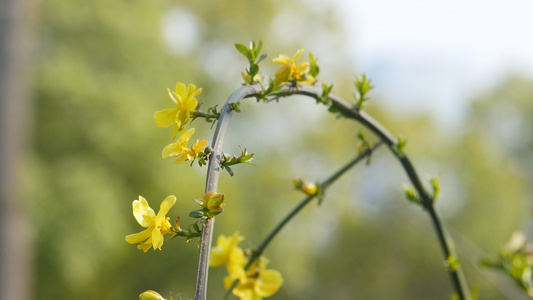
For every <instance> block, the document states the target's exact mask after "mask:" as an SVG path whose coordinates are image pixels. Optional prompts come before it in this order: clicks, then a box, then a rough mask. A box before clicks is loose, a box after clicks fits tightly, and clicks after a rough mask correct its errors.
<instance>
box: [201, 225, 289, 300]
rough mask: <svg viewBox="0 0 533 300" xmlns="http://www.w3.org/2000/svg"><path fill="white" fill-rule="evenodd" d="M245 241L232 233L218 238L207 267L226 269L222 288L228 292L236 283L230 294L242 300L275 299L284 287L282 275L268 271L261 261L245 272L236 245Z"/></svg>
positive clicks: (243, 252) (255, 262)
mask: <svg viewBox="0 0 533 300" xmlns="http://www.w3.org/2000/svg"><path fill="white" fill-rule="evenodd" d="M243 240H244V237H242V236H241V235H239V233H238V232H235V233H234V234H233V235H232V236H231V237H226V236H225V235H220V236H219V237H218V239H217V245H216V246H215V247H213V248H212V249H211V257H210V262H209V266H211V267H216V266H221V265H226V270H227V271H228V276H226V278H224V287H225V288H226V289H230V288H231V287H232V286H233V283H234V282H235V281H236V280H237V281H238V283H237V285H236V286H235V287H234V288H233V290H232V293H233V294H234V295H235V296H237V297H239V298H240V299H241V300H261V299H262V298H266V297H270V296H272V295H274V294H275V293H276V292H277V291H278V290H279V288H280V287H281V285H282V284H283V277H282V276H281V274H280V273H279V272H278V271H276V270H272V269H267V268H266V264H267V260H266V258H264V257H262V256H261V257H260V258H259V259H257V260H255V261H254V262H253V263H252V264H251V265H250V266H249V268H248V269H246V268H245V267H246V266H247V265H248V259H247V257H246V255H245V251H244V250H243V249H241V248H240V247H239V246H238V244H239V242H241V241H243Z"/></svg>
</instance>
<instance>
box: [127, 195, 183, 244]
mask: <svg viewBox="0 0 533 300" xmlns="http://www.w3.org/2000/svg"><path fill="white" fill-rule="evenodd" d="M174 203H176V197H175V196H172V195H171V196H168V197H166V198H165V200H163V202H161V206H160V208H159V212H158V213H157V215H156V214H155V213H154V210H153V209H152V208H151V207H150V206H149V205H148V202H147V201H146V199H144V198H143V197H142V196H139V200H134V201H133V203H132V205H133V216H134V217H135V219H136V220H137V222H138V223H139V224H140V225H141V226H142V227H146V229H145V230H143V231H141V232H139V233H134V234H130V235H127V236H126V242H128V243H130V244H137V243H139V245H137V248H138V249H142V250H143V251H144V252H146V251H148V249H150V247H153V248H154V250H155V249H156V248H157V249H159V250H161V246H162V245H163V236H164V235H165V234H167V233H171V232H172V230H171V228H172V227H171V226H170V222H169V219H170V218H168V217H166V214H167V213H168V211H169V210H170V208H171V207H172V206H173V205H174Z"/></svg>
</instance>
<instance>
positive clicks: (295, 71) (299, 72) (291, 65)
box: [272, 49, 315, 86]
mask: <svg viewBox="0 0 533 300" xmlns="http://www.w3.org/2000/svg"><path fill="white" fill-rule="evenodd" d="M303 52H304V49H300V50H298V51H297V52H296V54H295V55H294V56H293V57H292V58H289V57H288V56H287V55H285V54H280V55H279V56H278V57H277V58H275V59H273V60H272V61H273V62H275V63H277V64H280V65H282V66H281V68H279V70H278V71H277V72H276V74H275V76H276V80H275V81H274V85H275V86H278V85H280V84H282V83H284V82H289V81H290V80H291V79H293V78H294V79H295V80H296V81H298V82H301V83H303V84H312V83H314V82H315V79H314V78H313V76H311V75H309V70H310V64H309V63H308V62H303V63H299V64H298V65H296V63H295V61H296V60H297V59H298V58H300V56H301V55H302V53H303Z"/></svg>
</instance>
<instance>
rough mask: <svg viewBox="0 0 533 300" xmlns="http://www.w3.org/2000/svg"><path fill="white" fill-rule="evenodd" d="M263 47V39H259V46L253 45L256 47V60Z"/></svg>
mask: <svg viewBox="0 0 533 300" xmlns="http://www.w3.org/2000/svg"><path fill="white" fill-rule="evenodd" d="M262 48H263V41H261V40H260V41H259V43H258V44H257V46H255V45H254V46H253V49H254V60H255V58H256V57H257V55H259V53H260V52H261V49H262Z"/></svg>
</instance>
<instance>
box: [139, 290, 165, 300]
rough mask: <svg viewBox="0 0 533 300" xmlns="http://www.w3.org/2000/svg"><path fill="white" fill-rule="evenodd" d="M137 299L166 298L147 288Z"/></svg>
mask: <svg viewBox="0 0 533 300" xmlns="http://www.w3.org/2000/svg"><path fill="white" fill-rule="evenodd" d="M139 300H167V299H165V298H163V296H161V295H160V294H159V293H157V292H154V291H151V290H148V291H146V292H144V293H142V294H140V295H139Z"/></svg>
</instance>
